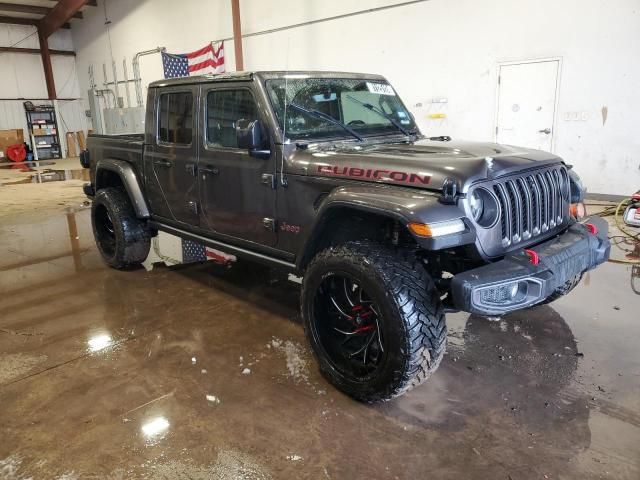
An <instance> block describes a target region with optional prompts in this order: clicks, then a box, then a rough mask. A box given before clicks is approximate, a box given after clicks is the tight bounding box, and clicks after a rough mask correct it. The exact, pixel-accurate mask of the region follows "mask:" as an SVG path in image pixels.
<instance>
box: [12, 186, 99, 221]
mask: <svg viewBox="0 0 640 480" xmlns="http://www.w3.org/2000/svg"><path fill="white" fill-rule="evenodd" d="M84 183H86V182H85V181H84V180H66V181H59V182H48V183H24V184H14V185H1V186H0V205H1V206H2V208H0V221H2V222H4V221H8V220H9V219H17V218H19V217H20V216H22V215H25V214H29V215H30V216H33V214H34V212H38V213H41V212H42V213H51V212H53V211H56V210H57V211H60V210H64V208H65V207H80V206H82V205H83V203H84V202H85V201H87V197H86V196H85V194H84V192H83V191H82V185H83V184H84Z"/></svg>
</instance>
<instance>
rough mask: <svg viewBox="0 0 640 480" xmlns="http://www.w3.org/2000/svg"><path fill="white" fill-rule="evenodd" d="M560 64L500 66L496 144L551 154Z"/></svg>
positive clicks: (540, 63) (543, 63) (539, 63)
mask: <svg viewBox="0 0 640 480" xmlns="http://www.w3.org/2000/svg"><path fill="white" fill-rule="evenodd" d="M559 66H560V61H559V60H545V61H536V62H527V63H513V64H506V65H500V69H499V76H498V114H497V124H496V141H497V142H498V143H503V144H507V145H518V146H522V147H529V148H536V149H538V150H546V151H552V149H553V133H554V118H555V106H556V93H557V83H558V70H559Z"/></svg>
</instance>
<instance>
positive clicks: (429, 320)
mask: <svg viewBox="0 0 640 480" xmlns="http://www.w3.org/2000/svg"><path fill="white" fill-rule="evenodd" d="M336 272H345V273H347V274H349V275H352V276H354V277H357V278H358V279H359V280H360V281H361V282H362V286H363V288H365V287H366V289H367V292H368V293H369V295H370V296H371V297H372V298H373V299H374V300H375V302H376V305H378V307H379V308H380V310H381V315H380V319H381V322H380V323H381V325H380V327H379V328H380V329H381V332H383V334H384V336H385V338H386V339H387V348H389V351H388V352H387V357H386V360H385V362H384V365H383V366H382V367H379V370H376V372H375V374H374V375H375V376H374V378H371V379H368V380H366V381H360V380H358V379H357V378H347V377H346V376H345V375H344V374H343V373H342V372H340V371H339V370H338V369H336V368H335V367H334V366H333V364H332V362H331V360H330V359H329V358H328V356H327V354H326V352H325V350H324V348H323V347H322V343H321V341H320V339H319V337H318V330H317V328H316V327H315V326H314V322H315V321H316V319H315V318H314V316H313V315H314V307H313V305H314V303H313V302H314V297H315V295H316V291H317V290H318V288H319V287H320V285H321V284H322V281H323V279H324V278H325V277H329V276H331V275H334V274H336ZM301 304H302V315H303V320H304V327H305V332H306V335H307V338H308V340H309V342H310V344H311V347H312V349H313V351H314V354H315V356H316V358H317V359H318V362H319V364H320V370H321V372H322V373H323V375H324V376H325V377H326V378H327V379H328V380H329V382H331V383H332V384H333V385H335V386H336V387H337V388H338V389H340V390H342V391H343V392H345V393H346V394H348V395H350V396H351V397H353V398H355V399H357V400H359V401H363V402H367V403H374V402H382V401H387V400H390V399H392V398H394V397H397V396H399V395H401V394H403V393H405V392H406V391H408V390H410V389H412V388H413V387H415V386H417V385H419V384H421V383H422V382H424V381H425V380H426V379H427V378H428V377H429V376H430V375H431V374H432V373H433V372H434V371H435V370H436V369H437V368H438V366H439V364H440V361H441V360H442V357H443V355H444V351H445V345H446V338H447V328H446V323H445V315H444V311H443V307H442V304H441V302H440V298H439V295H438V292H437V290H436V288H435V286H434V283H433V281H432V279H431V277H430V276H429V275H428V274H427V272H426V270H425V268H424V266H423V265H422V264H421V262H420V261H419V259H417V258H416V256H415V253H414V252H413V251H411V250H409V249H403V248H395V247H391V246H385V245H381V244H378V243H375V242H369V241H360V242H348V243H346V244H344V245H340V246H335V247H331V248H328V249H326V250H324V251H322V252H320V253H319V254H317V255H316V256H315V258H314V259H313V260H312V261H311V263H310V264H309V266H308V268H307V270H306V273H305V276H304V279H303V284H302V296H301Z"/></svg>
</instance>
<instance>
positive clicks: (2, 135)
mask: <svg viewBox="0 0 640 480" xmlns="http://www.w3.org/2000/svg"><path fill="white" fill-rule="evenodd" d="M22 143H24V134H23V132H22V129H21V128H18V129H16V130H0V150H2V152H3V153H5V154H6V152H7V148H8V147H10V146H11V145H18V144H22Z"/></svg>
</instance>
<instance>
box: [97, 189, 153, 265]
mask: <svg viewBox="0 0 640 480" xmlns="http://www.w3.org/2000/svg"><path fill="white" fill-rule="evenodd" d="M105 214H107V215H108V220H110V222H111V226H108V225H107V224H106V223H105V222H106V221H107V220H106V217H105ZM91 225H92V227H93V235H94V237H95V240H96V245H97V246H98V250H99V251H100V253H101V254H102V258H104V260H105V262H107V263H108V264H109V265H110V266H111V267H113V268H118V269H123V268H129V267H133V266H136V265H139V264H140V263H142V262H143V261H144V260H145V258H147V255H149V249H150V247H151V237H152V233H151V230H150V229H149V228H148V227H147V225H146V222H144V221H143V220H140V219H139V218H137V217H136V214H135V211H134V210H133V206H132V205H131V201H130V200H129V197H128V196H127V194H126V193H125V192H124V191H123V190H121V189H120V188H115V187H109V188H104V189H101V190H99V191H98V193H97V194H96V196H95V198H94V199H93V205H92V206H91Z"/></svg>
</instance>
